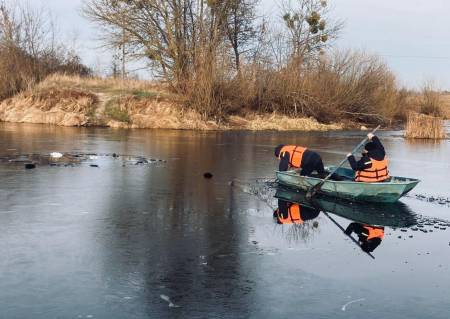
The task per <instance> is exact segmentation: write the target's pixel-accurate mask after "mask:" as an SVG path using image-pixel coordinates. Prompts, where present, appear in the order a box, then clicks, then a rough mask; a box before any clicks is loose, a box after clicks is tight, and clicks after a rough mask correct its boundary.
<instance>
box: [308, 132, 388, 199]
mask: <svg viewBox="0 0 450 319" xmlns="http://www.w3.org/2000/svg"><path fill="white" fill-rule="evenodd" d="M379 128H380V126H378V127H377V128H376V129H374V130H373V132H372V134H373V133H375V132H376V131H378V129H379ZM368 139H369V137H368V136H366V138H365V139H364V140H363V141H362V142H361V143H359V144H358V146H356V147H355V149H354V150H353V151H352V152H351V154H352V155H353V154H355V152H356V151H357V150H358V149H359V148H360V147H361V146H362V145H363V144H364V143H365V142H366V141H367V140H368ZM347 159H348V158H347V157H345V159H344V160H343V161H342V162H341V164H339V166H338V167H336V168H335V169H334V170H333V171H332V172H331V173H330V174H329V175H328V176H327V177H325V178H324V180H323V181H321V182H320V183H318V184H316V185H314V186H313V187H312V188H311V189H310V190H309V191H308V193H306V199H307V200H308V201H310V200H311V197H313V196H314V194H316V193H317V192H318V191H319V190H320V189H321V188H322V186H323V184H324V183H325V182H326V181H327V180H329V179H330V177H331V175H333V174H334V173H335V172H336V171H337V170H338V169H339V168H340V167H341V166H342V165H344V163H345V162H346V161H347Z"/></svg>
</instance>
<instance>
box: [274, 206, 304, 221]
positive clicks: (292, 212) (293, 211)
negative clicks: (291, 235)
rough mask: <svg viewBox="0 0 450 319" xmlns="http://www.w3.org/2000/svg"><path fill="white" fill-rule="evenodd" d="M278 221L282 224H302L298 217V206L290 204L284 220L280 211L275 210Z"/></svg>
mask: <svg viewBox="0 0 450 319" xmlns="http://www.w3.org/2000/svg"><path fill="white" fill-rule="evenodd" d="M277 215H278V221H279V222H280V223H282V224H302V223H303V222H304V221H303V219H302V218H301V217H300V206H299V205H298V204H292V205H290V206H288V216H287V218H284V217H283V216H282V215H281V214H280V209H279V208H278V210H277Z"/></svg>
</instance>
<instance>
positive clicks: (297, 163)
mask: <svg viewBox="0 0 450 319" xmlns="http://www.w3.org/2000/svg"><path fill="white" fill-rule="evenodd" d="M306 150H307V148H306V147H301V146H292V145H288V146H284V147H283V148H282V149H281V150H280V155H279V156H278V158H279V159H280V160H281V157H282V156H283V155H284V152H289V154H290V155H291V157H290V159H289V167H298V168H301V166H302V159H303V153H305V151H306Z"/></svg>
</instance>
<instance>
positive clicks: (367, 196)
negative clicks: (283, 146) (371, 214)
mask: <svg viewBox="0 0 450 319" xmlns="http://www.w3.org/2000/svg"><path fill="white" fill-rule="evenodd" d="M332 169H333V167H327V170H328V171H331V170H332ZM300 172H301V171H300V170H299V171H287V172H276V174H277V178H278V181H279V183H280V184H282V185H285V186H289V187H294V188H299V189H302V190H304V191H308V190H310V189H311V188H312V187H313V186H315V185H316V184H318V183H320V182H322V179H319V178H314V177H307V176H300ZM337 174H339V175H341V176H343V177H344V181H332V180H328V181H326V182H325V183H324V184H323V186H322V187H321V189H320V191H319V192H320V193H321V194H325V195H328V196H333V197H338V198H344V199H347V200H352V201H361V202H378V203H393V202H396V201H397V200H398V199H399V198H400V197H402V196H404V195H405V194H407V193H408V192H410V191H411V190H412V189H413V188H414V187H415V186H416V185H417V184H418V183H419V182H420V180H418V179H413V178H406V177H398V176H391V177H390V178H389V179H388V180H386V181H383V182H379V183H361V182H355V181H353V180H352V179H353V175H354V172H353V171H352V170H350V169H347V168H339V169H338V171H337Z"/></svg>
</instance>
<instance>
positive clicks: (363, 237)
mask: <svg viewBox="0 0 450 319" xmlns="http://www.w3.org/2000/svg"><path fill="white" fill-rule="evenodd" d="M352 232H354V233H355V234H357V235H358V237H359V244H360V245H361V249H362V250H364V251H365V252H366V253H371V252H372V251H374V250H375V248H377V247H378V246H379V245H380V244H381V241H382V240H383V237H384V227H372V226H365V225H363V224H360V223H356V222H354V223H351V224H350V225H348V227H347V229H346V230H345V232H344V234H346V235H347V236H350V235H351V234H352Z"/></svg>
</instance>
